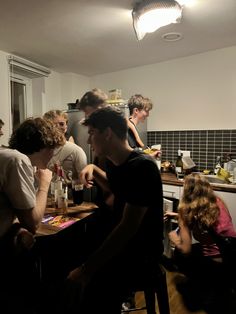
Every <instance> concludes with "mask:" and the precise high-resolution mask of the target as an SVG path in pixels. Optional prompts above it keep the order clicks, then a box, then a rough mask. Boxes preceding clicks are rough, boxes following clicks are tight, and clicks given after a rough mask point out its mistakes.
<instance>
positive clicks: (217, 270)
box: [169, 174, 236, 292]
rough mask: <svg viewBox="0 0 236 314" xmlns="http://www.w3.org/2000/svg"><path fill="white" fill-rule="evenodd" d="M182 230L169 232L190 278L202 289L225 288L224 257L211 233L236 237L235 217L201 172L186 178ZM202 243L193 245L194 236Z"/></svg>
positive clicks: (179, 263)
mask: <svg viewBox="0 0 236 314" xmlns="http://www.w3.org/2000/svg"><path fill="white" fill-rule="evenodd" d="M178 213H179V217H178V223H179V231H178V232H176V231H172V232H170V233H169V238H170V240H171V241H172V242H173V244H174V245H175V248H176V249H175V259H176V263H177V265H178V266H179V269H180V270H181V271H182V272H183V273H185V274H186V275H187V276H188V278H190V279H195V284H196V282H200V281H204V285H202V283H203V282H201V289H202V290H204V289H206V290H204V291H208V292H209V286H211V287H214V288H217V287H220V286H221V288H222V287H225V280H226V279H227V278H224V273H222V270H223V268H222V263H221V262H222V257H221V254H220V251H219V248H218V247H217V245H216V244H215V242H214V239H213V238H212V236H211V234H210V230H214V232H215V233H216V234H218V235H222V236H231V237H236V231H235V229H234V226H233V223H232V218H231V216H230V213H229V211H228V209H227V207H226V205H225V204H224V202H223V201H222V200H221V199H220V198H219V197H218V196H217V195H216V194H215V193H214V191H213V189H212V187H211V185H210V183H209V182H208V181H207V179H205V178H204V177H203V176H200V175H198V174H191V175H188V176H187V177H186V178H185V180H184V190H183V196H182V199H181V200H180V203H179V207H178ZM193 237H194V238H195V239H196V240H197V241H198V242H199V243H197V244H192V238H193Z"/></svg>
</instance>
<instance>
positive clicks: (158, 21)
mask: <svg viewBox="0 0 236 314" xmlns="http://www.w3.org/2000/svg"><path fill="white" fill-rule="evenodd" d="M132 17H133V26H134V30H135V34H136V37H137V39H138V40H141V39H143V37H144V36H145V35H146V33H152V32H154V31H156V30H157V29H158V28H160V27H163V26H166V25H168V24H171V23H179V22H180V20H181V17H182V6H181V5H180V4H179V3H178V2H177V1H175V0H142V1H141V2H137V3H136V5H135V6H134V8H133V11H132Z"/></svg>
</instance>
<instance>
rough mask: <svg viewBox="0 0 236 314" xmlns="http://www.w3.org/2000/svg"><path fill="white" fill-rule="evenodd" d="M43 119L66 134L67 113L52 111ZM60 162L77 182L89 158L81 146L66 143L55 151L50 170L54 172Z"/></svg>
mask: <svg viewBox="0 0 236 314" xmlns="http://www.w3.org/2000/svg"><path fill="white" fill-rule="evenodd" d="M43 118H44V119H47V120H50V121H52V122H53V123H54V124H55V125H56V126H57V127H58V128H59V129H60V130H61V131H62V133H63V134H64V135H65V134H66V131H67V122H68V119H67V114H66V113H65V112H63V111H61V110H50V111H47V112H46V113H45V114H44V116H43ZM58 162H59V164H60V165H61V166H62V168H63V170H64V172H65V174H66V175H68V173H69V171H72V179H73V180H75V181H76V180H79V175H80V171H81V170H82V169H83V168H84V167H85V166H86V165H87V156H86V154H85V152H84V150H83V149H82V148H81V147H80V146H78V145H76V144H75V143H73V142H70V141H66V142H65V145H63V146H62V147H59V148H58V149H55V150H54V154H53V157H52V158H51V160H50V161H49V163H48V168H49V169H50V170H53V167H54V164H55V163H58Z"/></svg>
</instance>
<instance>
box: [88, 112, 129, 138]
mask: <svg viewBox="0 0 236 314" xmlns="http://www.w3.org/2000/svg"><path fill="white" fill-rule="evenodd" d="M83 124H84V125H86V126H91V127H93V128H95V129H98V130H99V131H100V132H103V131H104V130H105V129H106V128H111V130H112V131H113V132H114V133H115V134H116V135H117V137H118V138H120V139H122V140H123V139H126V138H127V132H128V126H127V120H126V118H125V116H124V113H123V112H122V111H121V110H120V109H119V108H116V107H112V106H107V107H104V108H101V109H97V110H96V111H94V112H93V113H92V114H91V115H90V116H89V117H88V118H87V119H85V121H84V123H83Z"/></svg>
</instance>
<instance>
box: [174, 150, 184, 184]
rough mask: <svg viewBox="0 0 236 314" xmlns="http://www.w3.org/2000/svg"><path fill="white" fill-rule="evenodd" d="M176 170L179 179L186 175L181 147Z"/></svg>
mask: <svg viewBox="0 0 236 314" xmlns="http://www.w3.org/2000/svg"><path fill="white" fill-rule="evenodd" d="M175 172H176V175H177V179H182V178H183V177H184V171H183V160H182V153H181V150H180V149H179V150H178V156H177V159H176V163H175Z"/></svg>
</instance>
